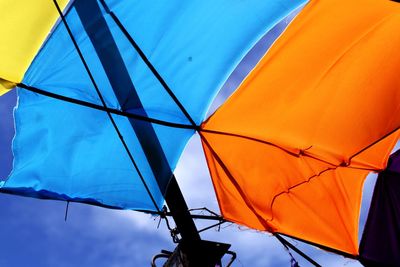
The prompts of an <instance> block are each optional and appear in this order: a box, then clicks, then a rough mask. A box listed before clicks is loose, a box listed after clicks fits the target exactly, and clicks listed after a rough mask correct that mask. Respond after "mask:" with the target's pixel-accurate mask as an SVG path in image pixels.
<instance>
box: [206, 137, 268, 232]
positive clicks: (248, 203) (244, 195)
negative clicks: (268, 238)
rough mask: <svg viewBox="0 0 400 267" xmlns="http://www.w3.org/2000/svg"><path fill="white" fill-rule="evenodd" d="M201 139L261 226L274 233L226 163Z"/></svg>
mask: <svg viewBox="0 0 400 267" xmlns="http://www.w3.org/2000/svg"><path fill="white" fill-rule="evenodd" d="M200 137H201V140H202V141H203V142H204V143H205V144H206V146H207V147H208V149H210V151H211V153H212V155H213V157H214V158H215V159H216V160H217V162H218V164H219V165H220V166H221V168H222V169H223V171H224V172H225V174H226V175H227V176H228V178H229V180H230V181H231V183H232V184H233V185H234V187H235V188H236V190H237V191H238V193H239V194H240V196H241V197H242V199H243V201H244V202H245V204H246V206H247V207H248V208H249V209H250V210H251V211H252V212H253V213H254V215H255V216H256V217H257V219H258V220H259V222H260V223H261V225H262V226H263V227H264V228H265V229H266V230H268V231H270V232H273V230H272V228H271V226H269V224H268V223H267V222H266V221H265V220H264V218H262V216H261V215H260V214H258V212H257V211H256V209H255V208H254V207H253V205H252V204H251V203H250V201H249V200H248V199H247V196H246V194H245V192H244V191H243V190H242V189H241V188H240V185H239V184H238V183H237V181H236V180H235V178H234V176H233V174H232V173H231V172H230V171H229V169H228V167H227V166H226V165H225V164H224V162H223V161H222V159H221V158H220V157H219V156H218V154H217V153H216V152H215V150H214V149H213V148H212V147H211V145H210V143H209V142H208V141H207V139H206V138H205V136H203V135H202V134H201V133H200Z"/></svg>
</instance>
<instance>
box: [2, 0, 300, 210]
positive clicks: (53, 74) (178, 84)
mask: <svg viewBox="0 0 400 267" xmlns="http://www.w3.org/2000/svg"><path fill="white" fill-rule="evenodd" d="M106 2H107V5H108V6H109V8H110V9H111V10H112V11H113V12H115V14H116V16H117V17H118V18H119V19H120V20H121V21H122V23H123V25H124V27H125V28H126V29H127V30H128V32H129V33H130V34H131V35H132V37H133V38H134V39H135V40H136V42H137V43H138V44H139V45H140V47H141V48H142V49H143V51H144V53H145V54H146V55H147V56H148V58H149V60H150V61H151V62H152V64H153V65H154V66H155V68H156V69H157V70H158V72H159V73H160V75H161V76H162V77H163V78H164V79H165V81H166V82H167V84H168V85H169V86H170V88H171V89H172V90H173V92H174V94H175V95H176V96H177V98H178V99H179V101H180V102H181V103H182V104H183V106H184V107H185V109H186V110H187V111H188V112H189V114H190V116H191V117H192V118H193V119H194V121H195V122H196V124H200V123H201V121H202V120H203V119H204V116H205V113H206V111H207V109H208V106H209V105H210V103H211V101H212V100H213V98H214V96H215V95H216V93H217V91H218V89H219V87H220V86H221V85H222V84H223V83H224V81H225V80H226V78H227V77H228V76H229V74H230V73H231V72H232V70H233V69H234V68H235V66H236V65H237V64H238V62H239V61H240V60H241V59H242V58H243V56H244V55H245V54H246V52H247V51H248V50H249V49H250V48H251V47H252V46H253V45H254V44H255V42H257V41H258V40H259V39H260V38H261V37H262V36H263V35H264V34H265V33H266V32H267V31H268V30H269V29H271V28H272V27H273V26H274V25H275V24H276V23H277V22H279V21H280V20H281V19H282V18H284V17H285V16H286V15H287V14H288V13H289V12H290V11H292V10H293V9H295V8H297V7H298V6H300V5H301V4H303V3H304V2H305V1H293V0H280V1H258V0H251V1H245V2H243V1H239V0H234V1H232V0H229V1H228V0H224V1H222V0H221V1H211V0H201V1H200V0H198V1H184V2H182V1H178V0H169V1H106ZM67 20H68V24H69V26H70V27H71V29H72V31H73V34H74V36H75V38H76V39H77V42H78V44H79V47H80V48H81V49H82V52H83V55H84V57H85V59H86V61H87V63H88V65H89V68H90V70H91V72H92V73H93V76H94V79H95V80H96V83H97V84H98V85H99V88H100V91H101V94H102V96H103V97H104V99H105V102H106V104H107V106H108V107H111V108H117V109H121V110H124V111H128V112H132V113H136V114H140V115H142V116H148V117H152V118H157V119H160V120H165V121H171V122H177V123H184V124H189V121H188V119H187V118H186V117H185V116H184V114H183V113H182V111H181V110H180V109H179V107H178V106H177V105H176V103H174V101H173V100H172V99H171V97H170V96H169V95H168V94H167V92H166V91H165V89H164V88H163V87H162V86H161V85H160V83H159V82H158V81H157V79H156V78H155V77H154V75H153V74H152V73H151V72H150V70H149V69H148V67H147V66H146V65H145V64H144V62H143V61H142V60H141V59H140V58H139V56H138V54H137V52H136V51H135V50H134V49H133V47H132V46H131V44H130V43H129V41H128V40H127V38H126V37H125V36H124V35H123V33H122V31H121V29H120V28H119V27H118V26H117V25H116V23H115V22H114V21H113V19H112V18H111V17H110V15H108V14H107V13H106V12H105V10H104V8H103V7H102V6H101V4H99V3H98V2H97V1H95V0H77V1H75V2H74V4H73V6H72V8H71V9H70V10H69V12H68V14H67ZM24 83H25V84H28V85H31V86H35V87H38V88H40V89H44V90H48V91H50V92H53V93H57V94H61V95H64V96H68V97H73V98H76V99H80V100H84V101H88V102H92V103H96V104H99V105H101V101H100V99H99V97H98V95H97V93H96V91H95V89H94V87H93V85H92V83H91V81H90V79H89V77H88V75H87V73H86V71H85V69H84V66H83V64H82V62H81V60H80V58H79V57H78V54H77V51H76V49H75V47H74V46H73V44H72V42H71V40H70V37H69V36H68V34H67V31H66V29H65V26H64V25H63V24H62V23H60V24H59V25H58V27H57V28H56V29H55V31H54V32H53V33H52V34H51V36H50V38H49V39H48V41H47V43H46V44H45V45H44V47H43V48H42V49H41V51H40V53H39V55H38V56H37V57H36V58H35V60H34V62H33V64H32V65H31V66H30V68H29V70H28V72H27V73H26V75H25V77H24ZM18 93H19V107H18V109H17V111H16V114H15V119H16V132H17V134H16V138H15V140H14V145H13V151H14V156H15V161H14V169H13V172H12V174H11V175H10V177H9V179H8V180H7V181H6V183H5V185H4V187H3V190H6V191H9V192H16V193H19V194H25V195H30V196H35V197H44V198H46V197H50V198H56V199H64V200H75V201H81V202H88V203H94V204H98V205H104V206H110V207H116V208H124V209H147V210H154V209H155V207H154V205H153V203H152V201H151V199H150V198H149V196H148V194H147V192H146V190H145V188H144V185H143V183H142V181H141V180H140V177H139V175H138V172H137V171H136V170H135V168H134V166H133V164H132V163H131V161H130V159H129V157H128V155H127V153H126V151H125V149H124V147H123V146H122V143H121V141H120V139H119V137H118V135H117V133H116V131H115V129H114V128H113V126H112V124H111V122H110V119H109V118H108V115H107V114H106V113H105V112H101V111H97V110H92V109H89V108H86V107H81V106H77V105H74V104H70V103H66V102H62V101H60V100H55V99H51V98H48V97H45V96H41V95H37V94H34V93H31V92H29V91H26V90H24V89H19V92H18ZM113 117H114V119H115V120H116V124H117V126H118V128H119V129H120V131H121V133H122V135H123V137H124V140H125V141H126V143H127V145H128V147H129V150H130V151H131V153H132V154H133V157H134V159H135V162H136V163H137V165H138V167H139V170H140V173H141V174H142V175H143V177H144V178H145V181H146V184H147V185H148V186H149V188H150V191H151V193H152V195H153V197H154V198H155V200H156V202H157V206H158V207H161V205H162V204H163V194H164V193H165V190H166V187H167V184H168V181H169V179H170V177H171V175H172V171H173V170H174V168H175V167H176V164H177V161H178V159H179V156H180V154H181V152H182V151H183V149H184V146H185V145H186V143H187V141H188V139H189V138H190V137H191V136H192V134H193V133H194V131H193V130H187V129H186V130H185V129H178V128H172V127H166V126H162V125H156V124H149V123H146V122H140V121H137V120H132V119H127V118H125V117H121V116H113Z"/></svg>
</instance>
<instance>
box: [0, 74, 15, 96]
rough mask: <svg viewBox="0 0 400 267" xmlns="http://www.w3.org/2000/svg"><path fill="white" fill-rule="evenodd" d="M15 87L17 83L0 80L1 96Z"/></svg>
mask: <svg viewBox="0 0 400 267" xmlns="http://www.w3.org/2000/svg"><path fill="white" fill-rule="evenodd" d="M14 87H15V83H12V82H9V81H7V80H3V79H1V78H0V96H1V95H3V94H5V93H7V92H8V91H10V90H11V89H12V88H14Z"/></svg>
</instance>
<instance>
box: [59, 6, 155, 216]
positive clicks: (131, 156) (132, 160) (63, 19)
mask: <svg viewBox="0 0 400 267" xmlns="http://www.w3.org/2000/svg"><path fill="white" fill-rule="evenodd" d="M53 3H54V5H55V7H56V9H57V11H58V14H59V15H60V17H61V20H62V22H63V24H64V26H65V28H66V30H67V32H68V35H69V37H70V39H71V41H72V43H73V44H74V47H75V49H76V50H77V52H78V55H79V58H80V60H81V61H82V63H83V65H84V67H85V70H86V72H87V74H88V75H89V78H90V81H91V82H92V84H93V86H94V88H95V90H96V92H97V95H98V97H99V98H100V101H101V103H102V105H103V107H104V108H107V104H106V102H105V100H104V98H103V95H102V94H101V92H100V90H99V87H98V86H97V83H96V81H95V79H94V77H93V75H92V72H91V71H90V69H89V66H88V64H87V62H86V60H85V58H84V56H83V54H82V51H81V49H80V48H79V46H78V43H77V42H76V40H75V37H74V35H73V34H72V31H71V29H70V27H69V25H68V23H67V20H66V19H65V16H64V14H63V12H62V11H61V8H60V6H59V5H58V3H57V0H53ZM107 115H108V117H109V119H110V121H111V123H112V125H113V127H114V129H115V131H116V133H117V135H118V137H119V139H120V141H121V143H122V145H123V146H124V148H125V151H126V152H127V154H128V157H129V159H130V160H131V162H132V164H133V166H134V168H135V170H136V172H137V173H138V175H139V177H140V180H141V181H142V183H143V186H144V187H145V190H146V192H147V194H148V195H149V197H150V199H151V201H152V203H153V205H154V207H155V208H156V210H157V211H158V212H160V209H159V207H158V205H157V202H156V200H155V199H154V197H153V194H152V193H151V191H150V188H149V186H148V185H147V183H146V181H145V180H144V177H143V175H142V173H141V172H140V170H139V166H138V165H137V164H136V161H135V159H134V158H133V155H132V153H131V152H130V150H129V148H128V145H127V144H126V142H125V140H124V138H123V136H122V134H121V132H120V130H119V129H118V126H117V124H116V123H115V121H114V119H113V117H112V115H111V113H110V112H107Z"/></svg>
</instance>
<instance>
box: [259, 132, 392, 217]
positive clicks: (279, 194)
mask: <svg viewBox="0 0 400 267" xmlns="http://www.w3.org/2000/svg"><path fill="white" fill-rule="evenodd" d="M399 128H400V127H396V128H395V130H393V131H390V132H389V133H388V134H385V135H384V136H382V137H381V138H379V139H377V140H376V141H374V142H373V143H372V144H370V145H368V146H366V147H364V148H362V149H361V150H359V151H358V152H356V153H355V154H353V155H352V156H351V157H350V161H349V162H348V163H346V164H341V165H337V166H335V167H329V168H326V169H324V170H322V171H320V172H319V173H318V174H315V175H313V176H311V177H309V178H308V179H307V180H305V181H302V182H300V183H297V184H295V185H292V186H290V187H289V188H288V189H287V190H285V191H282V192H280V193H278V194H276V195H275V196H274V197H273V199H272V201H271V206H270V209H271V214H272V217H271V219H268V220H267V221H272V220H273V219H274V216H273V214H274V212H273V210H272V208H273V205H274V203H275V200H276V199H277V198H278V197H279V196H281V195H283V194H289V193H290V190H292V189H294V188H296V187H299V186H301V185H303V184H305V183H308V182H310V181H311V180H312V179H314V178H316V177H319V176H321V175H322V174H323V173H325V172H327V171H332V170H336V169H337V168H339V167H345V168H351V169H359V170H365V171H382V170H378V169H368V168H366V169H364V168H357V167H352V166H350V164H351V159H353V158H354V157H355V156H357V155H359V154H360V153H362V152H363V151H365V150H366V149H368V148H370V147H371V146H373V145H374V144H377V143H379V142H380V141H382V140H383V139H385V138H386V137H388V136H390V135H391V134H393V133H395V132H396V131H397V130H398V129H399Z"/></svg>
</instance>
